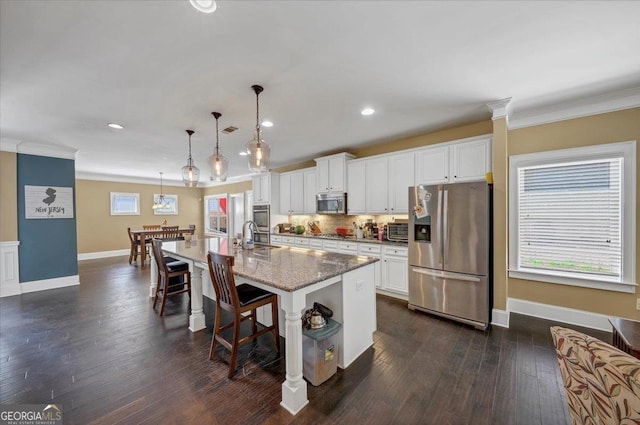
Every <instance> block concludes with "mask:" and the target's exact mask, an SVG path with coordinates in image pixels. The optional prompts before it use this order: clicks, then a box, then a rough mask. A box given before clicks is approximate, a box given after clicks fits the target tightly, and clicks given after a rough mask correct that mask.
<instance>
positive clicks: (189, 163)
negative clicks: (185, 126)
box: [187, 130, 194, 168]
mask: <svg viewBox="0 0 640 425" xmlns="http://www.w3.org/2000/svg"><path fill="white" fill-rule="evenodd" d="M193 133H194V131H193V130H187V134H188V135H189V159H187V165H188V166H189V168H191V167H193V159H192V157H191V135H192V134H193Z"/></svg>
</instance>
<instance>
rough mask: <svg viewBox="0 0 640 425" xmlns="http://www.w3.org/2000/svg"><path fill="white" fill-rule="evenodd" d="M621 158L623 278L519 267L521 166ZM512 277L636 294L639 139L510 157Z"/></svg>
mask: <svg viewBox="0 0 640 425" xmlns="http://www.w3.org/2000/svg"><path fill="white" fill-rule="evenodd" d="M619 157H622V158H623V161H622V173H621V192H622V217H621V220H620V223H621V238H622V241H621V245H622V258H621V262H622V263H621V276H622V277H621V281H620V282H614V281H610V280H604V279H601V278H599V277H598V276H594V277H593V278H587V277H576V276H568V275H567V274H565V273H563V272H553V271H549V270H535V269H527V268H519V265H518V257H519V248H520V244H519V242H520V241H519V235H520V232H519V224H520V223H519V220H518V217H519V190H518V189H519V187H518V169H519V168H523V167H531V166H544V165H549V166H551V165H554V164H558V163H564V162H572V161H587V160H602V159H609V158H619ZM508 207H509V270H508V272H509V277H510V278H518V279H527V280H533V281H541V282H549V283H557V284H561V285H571V286H580V287H586V288H596V289H604V290H609V291H617V292H626V293H634V292H635V290H636V286H637V284H636V282H635V262H636V141H635V140H633V141H627V142H617V143H607V144H602V145H595V146H586V147H578V148H569V149H559V150H553V151H544V152H535V153H529V154H521V155H512V156H510V157H509V205H508Z"/></svg>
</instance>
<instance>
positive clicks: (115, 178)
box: [76, 170, 251, 188]
mask: <svg viewBox="0 0 640 425" xmlns="http://www.w3.org/2000/svg"><path fill="white" fill-rule="evenodd" d="M76 180H96V181H105V182H114V183H135V184H150V185H159V184H160V178H159V177H153V178H150V177H134V176H124V175H115V174H101V173H91V172H86V171H78V170H76ZM250 180H251V176H250V175H244V176H238V177H232V178H229V179H227V181H226V182H224V183H218V182H212V181H204V182H203V181H201V182H200V184H198V188H205V187H213V186H224V185H225V184H230V183H239V182H245V181H250ZM162 184H163V185H165V186H175V187H183V186H184V183H183V182H182V180H167V179H166V178H165V179H163V182H162Z"/></svg>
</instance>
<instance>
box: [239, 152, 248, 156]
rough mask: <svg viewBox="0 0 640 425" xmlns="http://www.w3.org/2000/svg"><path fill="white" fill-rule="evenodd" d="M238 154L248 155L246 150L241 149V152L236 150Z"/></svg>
mask: <svg viewBox="0 0 640 425" xmlns="http://www.w3.org/2000/svg"><path fill="white" fill-rule="evenodd" d="M238 155H240V156H247V155H249V154H248V153H247V151H242V152H238Z"/></svg>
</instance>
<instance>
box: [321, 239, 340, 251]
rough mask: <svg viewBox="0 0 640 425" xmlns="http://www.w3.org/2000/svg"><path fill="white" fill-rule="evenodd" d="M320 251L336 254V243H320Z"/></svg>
mask: <svg viewBox="0 0 640 425" xmlns="http://www.w3.org/2000/svg"><path fill="white" fill-rule="evenodd" d="M322 249H323V250H325V251H329V252H338V241H327V240H325V241H322Z"/></svg>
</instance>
